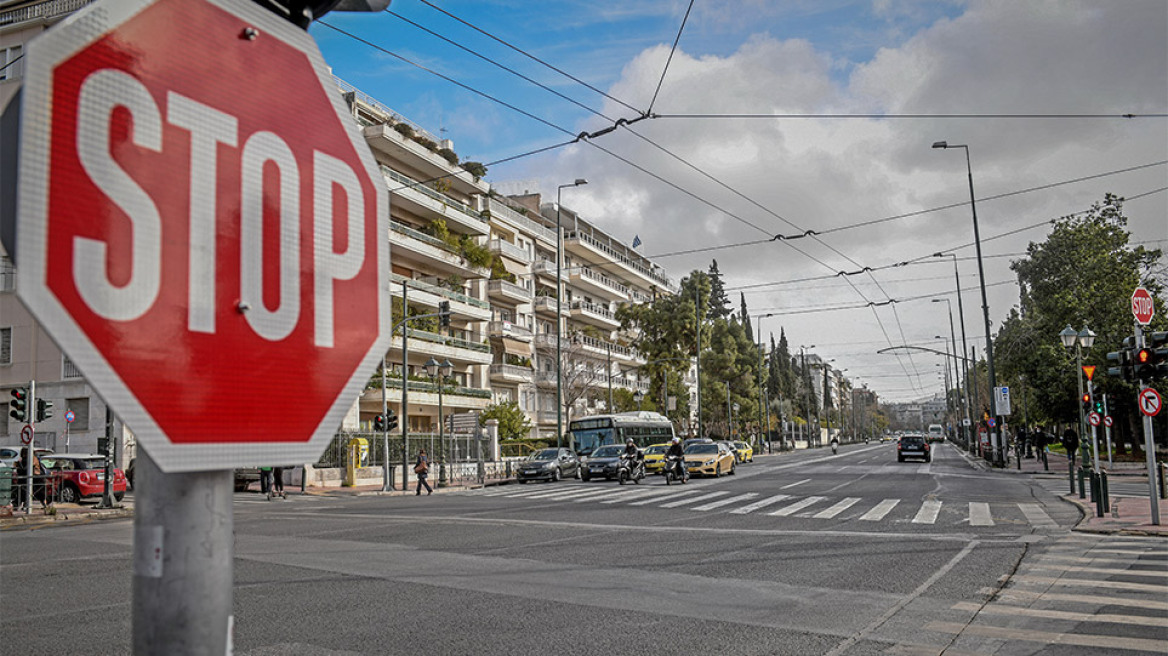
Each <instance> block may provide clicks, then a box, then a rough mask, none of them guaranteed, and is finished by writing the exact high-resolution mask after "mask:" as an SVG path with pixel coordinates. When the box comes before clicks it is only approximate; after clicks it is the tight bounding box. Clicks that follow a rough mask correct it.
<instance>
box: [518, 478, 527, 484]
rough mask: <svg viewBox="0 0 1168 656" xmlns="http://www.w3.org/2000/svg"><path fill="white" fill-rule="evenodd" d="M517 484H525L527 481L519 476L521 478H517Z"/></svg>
mask: <svg viewBox="0 0 1168 656" xmlns="http://www.w3.org/2000/svg"><path fill="white" fill-rule="evenodd" d="M519 484H520V485H527V481H526V480H525V479H522V478H521V479H519Z"/></svg>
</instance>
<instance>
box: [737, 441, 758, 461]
mask: <svg viewBox="0 0 1168 656" xmlns="http://www.w3.org/2000/svg"><path fill="white" fill-rule="evenodd" d="M734 450H735V451H736V452H737V453H738V462H754V447H752V446H750V444H749V443H747V442H742V441H738V442H734Z"/></svg>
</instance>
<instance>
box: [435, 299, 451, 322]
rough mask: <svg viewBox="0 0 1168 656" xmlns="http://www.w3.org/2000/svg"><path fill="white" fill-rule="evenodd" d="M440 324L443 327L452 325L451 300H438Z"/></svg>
mask: <svg viewBox="0 0 1168 656" xmlns="http://www.w3.org/2000/svg"><path fill="white" fill-rule="evenodd" d="M438 325H439V326H441V327H442V328H449V327H450V301H439V302H438Z"/></svg>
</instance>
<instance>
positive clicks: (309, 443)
mask: <svg viewBox="0 0 1168 656" xmlns="http://www.w3.org/2000/svg"><path fill="white" fill-rule="evenodd" d="M27 58H28V62H27V66H28V75H27V78H26V79H27V82H26V84H25V87H24V89H23V105H22V118H23V120H22V126H21V130H22V144H21V154H20V157H21V171H20V181H19V185H20V197H19V203H20V205H19V210H18V211H19V219H18V220H19V224H18V226H19V231H18V236H19V242H18V262H17V263H18V266H19V267H20V277H19V286H20V287H19V292H20V295H21V298H22V299H23V300H24V302H25V303H26V305H28V307H29V309H30V310H31V311H32V312H33V313H34V314H35V315H36V316H37V318H38V320H39V321H40V322H41V323H42V324H43V325H44V326H45V328H46V329H48V330H49V332H50V333H51V334H52V335H53V338H54V339H55V340H57V342H58V343H59V344H60V345H61V346H62V348H63V349H64V350H65V351H66V353H68V354H69V357H70V358H72V359H73V360H74V361H75V362H76V363H77V365H78V366H79V367H80V368H81V370H82V372H83V373H84V374H85V376H86V377H87V378H89V380H90V382H91V383H92V384H93V385H94V386H95V388H96V389H97V391H98V393H99V394H101V395H102V396H103V397H105V399H106V400H107V401H108V402H109V403H110V405H111V406H113V408H114V409H115V411H116V412H117V413H118V414H119V415H120V416H121V417H122V418H123V419H124V420H125V421H126V422H127V424H128V425H129V427H130V428H131V429H132V430H133V431H134V432H135V434H136V436H137V437H138V439H139V440H140V442H141V443H142V444H143V445H144V446H145V447H146V449H147V450H148V451H149V452H150V455H151V456H152V457H153V458H154V459H155V461H157V462H158V464H159V465H160V466H161V467H162V468H163V469H164V470H166V471H192V470H206V469H222V468H231V467H237V466H244V465H255V464H290V463H295V462H306V461H310V460H315V459H316V458H317V457H318V456H319V454H320V451H322V450H323V448H324V447H325V446H326V445H327V444H328V441H329V440H330V439H331V437H332V435H333V434H334V432H335V431H336V429H337V428H338V427H339V426H340V424H341V420H342V418H343V417H344V415H345V413H346V412H347V411H348V410H349V408H350V407H351V406H352V404H353V402H354V400H355V399H356V398H357V395H358V394H359V393H360V391H361V389H362V388H363V387H364V384H365V383H366V381H367V380H368V378H369V376H370V375H371V374H372V373H373V371H374V369H375V367H376V365H377V362H378V361H380V358H381V356H382V354H384V353H385V350H386V349H387V348H388V345H389V309H388V307H386V305H387V296H386V294H384V293H383V290H382V286H383V285H382V284H381V281H384V280H387V278H388V269H389V262H388V260H389V256H388V246H387V244H386V242H385V235H386V234H387V229H388V217H389V211H388V199H387V194H386V191H385V186H384V183H383V181H382V179H381V176H380V175H379V174H378V173H377V167H376V163H375V162H374V161H373V158H372V155H371V153H370V152H369V149H368V147H367V146H366V145H365V143H364V141H363V140H362V139H361V137H360V135H359V134H358V133H357V129H356V125H355V123H354V121H353V120H352V118H351V116H349V115H348V113H347V112H346V111H345V108H344V105H343V104H342V102H341V96H340V93H339V91H338V90H337V87H336V85H335V84H334V83H333V81H332V79H331V77H330V75H329V74H328V72H327V69H326V68H325V65H324V62H323V59H322V58H321V56H320V53H319V51H318V50H317V48H316V45H315V43H314V42H313V41H312V40H311V39H310V38H309V37H308V36H307V35H306V34H305V33H304V32H303V31H301V30H299V29H297V28H295V27H294V26H292V25H291V24H290V23H287V22H285V21H282V20H281V19H279V18H278V17H277V16H275V15H274V14H272V13H270V12H267V11H265V10H263V9H262V8H260V7H259V6H257V5H255V4H253V3H250V2H232V1H231V0H135V1H133V2H131V1H129V0H118V1H117V2H112V1H111V2H104V3H102V2H99V3H97V4H96V5H91V6H89V7H87V8H86V9H84V10H82V11H80V12H78V13H77V14H75V15H73V16H72V17H70V18H69V19H68V20H66V21H64V22H62V23H61V24H60V25H58V26H57V27H55V28H53V29H51V30H49V31H48V32H46V33H44V34H43V35H42V36H40V37H39V38H38V39H36V40H34V41H33V42H31V43H30V44H29V48H28V52H27Z"/></svg>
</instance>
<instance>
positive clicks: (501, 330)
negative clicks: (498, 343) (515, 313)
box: [487, 321, 531, 339]
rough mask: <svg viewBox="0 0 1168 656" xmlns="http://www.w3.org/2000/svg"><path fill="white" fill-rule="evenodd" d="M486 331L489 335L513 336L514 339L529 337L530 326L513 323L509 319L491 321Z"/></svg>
mask: <svg viewBox="0 0 1168 656" xmlns="http://www.w3.org/2000/svg"><path fill="white" fill-rule="evenodd" d="M487 333H488V334H491V335H503V336H506V337H514V338H516V339H531V329H530V328H526V327H524V326H520V325H516V324H513V323H511V322H510V321H492V322H490V323H488V324H487Z"/></svg>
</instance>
